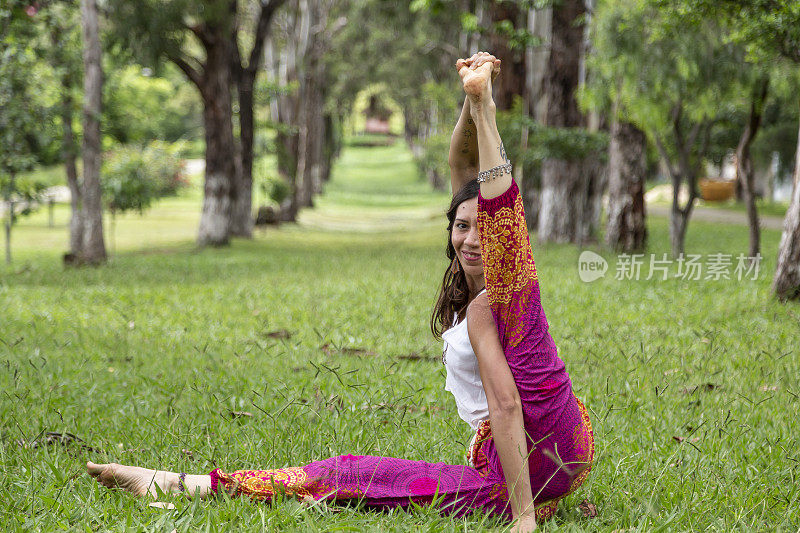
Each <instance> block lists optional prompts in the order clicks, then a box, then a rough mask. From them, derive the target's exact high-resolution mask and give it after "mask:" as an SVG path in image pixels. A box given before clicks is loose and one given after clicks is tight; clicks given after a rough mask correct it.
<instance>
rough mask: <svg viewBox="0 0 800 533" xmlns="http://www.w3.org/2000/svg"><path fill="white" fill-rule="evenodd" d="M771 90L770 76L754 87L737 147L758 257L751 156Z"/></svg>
mask: <svg viewBox="0 0 800 533" xmlns="http://www.w3.org/2000/svg"><path fill="white" fill-rule="evenodd" d="M768 91H769V78H764V79H761V80H759V81H758V82H757V84H756V86H755V87H754V88H753V94H752V96H751V98H750V114H749V116H748V120H747V124H746V125H745V128H744V131H743V132H742V136H741V137H740V138H739V144H738V145H737V147H736V171H737V174H738V176H737V177H738V179H737V182H738V183H741V185H742V195H743V197H744V201H745V205H746V206H747V221H748V223H749V225H750V252H749V255H750V257H756V256H757V255H758V254H759V253H760V251H761V229H760V228H759V226H758V211H757V210H756V195H755V192H754V191H753V160H752V158H751V157H750V145H751V144H752V143H753V139H755V137H756V134H757V133H758V129H759V127H760V126H761V116H762V114H763V112H764V102H765V101H766V99H767V93H768Z"/></svg>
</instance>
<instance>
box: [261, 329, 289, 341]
mask: <svg viewBox="0 0 800 533" xmlns="http://www.w3.org/2000/svg"><path fill="white" fill-rule="evenodd" d="M267 337H269V338H270V339H290V338H291V337H292V332H291V331H289V330H286V329H277V330H275V331H270V332H269V333H267Z"/></svg>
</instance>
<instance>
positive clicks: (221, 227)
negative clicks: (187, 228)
mask: <svg viewBox="0 0 800 533" xmlns="http://www.w3.org/2000/svg"><path fill="white" fill-rule="evenodd" d="M214 31H215V33H216V35H217V38H218V39H219V41H217V45H216V46H209V47H206V53H207V57H206V64H205V69H204V70H203V75H202V89H201V93H202V96H203V125H204V128H205V139H206V169H205V173H206V176H205V187H204V195H203V212H202V214H201V216H200V229H199V232H198V236H197V243H198V244H199V245H200V246H205V245H210V246H224V245H227V244H228V243H229V242H230V241H229V237H230V229H231V210H232V204H231V187H233V186H235V184H234V183H233V181H234V180H235V179H236V167H235V162H234V159H235V153H236V146H235V142H234V138H233V110H232V101H231V80H230V78H231V76H230V65H229V63H228V61H229V53H228V47H227V43H228V40H227V35H228V33H227V32H226V31H225V28H224V26H221V27H217V28H214ZM223 43H224V44H223Z"/></svg>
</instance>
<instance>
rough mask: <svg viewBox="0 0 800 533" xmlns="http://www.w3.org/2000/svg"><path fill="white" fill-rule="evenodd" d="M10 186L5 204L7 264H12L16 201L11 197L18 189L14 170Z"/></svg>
mask: <svg viewBox="0 0 800 533" xmlns="http://www.w3.org/2000/svg"><path fill="white" fill-rule="evenodd" d="M10 180H11V182H10V184H9V186H8V189H7V190H6V194H5V198H4V200H5V202H6V219H5V221H4V225H5V230H6V264H7V265H10V264H11V226H13V225H14V200H13V197H12V196H11V195H12V194H13V191H14V189H15V188H16V185H15V182H16V174H15V172H14V171H13V170H12V171H11V175H10Z"/></svg>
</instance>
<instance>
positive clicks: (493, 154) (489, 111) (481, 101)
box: [456, 52, 512, 200]
mask: <svg viewBox="0 0 800 533" xmlns="http://www.w3.org/2000/svg"><path fill="white" fill-rule="evenodd" d="M473 57H475V56H473ZM497 66H498V60H497V59H496V58H495V57H494V56H493V55H491V54H488V53H486V52H481V53H479V54H477V57H475V59H474V60H473V61H470V62H469V63H467V62H465V61H462V60H459V61H458V62H457V63H456V68H457V69H458V74H459V76H461V81H462V83H463V84H464V92H465V93H466V94H467V101H468V102H469V104H470V116H471V118H472V120H473V121H474V122H475V130H476V132H477V137H478V143H477V144H478V161H479V168H480V172H484V171H490V170H492V169H494V173H493V174H490V176H489V179H487V180H486V181H481V196H483V197H484V198H485V199H487V200H488V199H491V198H495V197H497V196H500V195H501V194H503V193H504V192H505V191H506V190H508V188H509V186H511V181H512V179H511V169H510V165H508V158H507V157H506V151H505V148H504V147H503V141H502V140H501V139H500V133H499V132H498V131H497V123H496V122H495V117H496V112H497V111H496V106H495V104H494V100H493V99H492V81H493V79H494V77H495V76H496V74H495V71H496V70H497V68H498V67H497ZM504 165H506V166H504ZM479 180H480V175H479Z"/></svg>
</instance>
